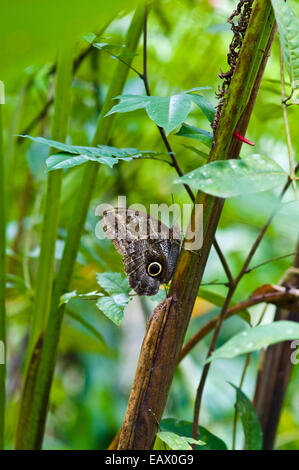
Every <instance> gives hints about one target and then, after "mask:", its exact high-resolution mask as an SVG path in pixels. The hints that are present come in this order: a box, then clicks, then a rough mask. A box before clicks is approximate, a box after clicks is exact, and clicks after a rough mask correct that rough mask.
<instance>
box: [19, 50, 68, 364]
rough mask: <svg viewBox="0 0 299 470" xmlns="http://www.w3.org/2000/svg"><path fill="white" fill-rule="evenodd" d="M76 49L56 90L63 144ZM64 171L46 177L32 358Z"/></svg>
mask: <svg viewBox="0 0 299 470" xmlns="http://www.w3.org/2000/svg"><path fill="white" fill-rule="evenodd" d="M72 67H73V47H72V45H71V44H65V45H64V47H63V49H61V50H60V51H59V55H58V63H57V81H56V88H55V111H54V118H53V124H52V132H51V138H52V140H57V141H60V142H64V141H65V139H66V136H67V125H68V116H69V112H70V99H71V81H72ZM62 175H63V170H58V171H51V172H49V173H48V178H47V192H46V200H45V205H44V216H43V225H42V237H41V248H40V250H41V251H40V258H39V265H38V271H37V279H36V287H35V290H36V293H35V300H34V305H33V312H32V316H31V329H30V340H29V346H28V352H29V355H31V353H32V348H33V346H34V345H35V344H36V341H37V339H38V338H39V336H40V334H41V332H42V331H43V330H44V328H45V325H46V321H47V318H48V314H49V309H50V300H51V294H52V284H53V275H54V259H55V243H56V236H57V229H58V221H59V206H60V192H61V185H62Z"/></svg>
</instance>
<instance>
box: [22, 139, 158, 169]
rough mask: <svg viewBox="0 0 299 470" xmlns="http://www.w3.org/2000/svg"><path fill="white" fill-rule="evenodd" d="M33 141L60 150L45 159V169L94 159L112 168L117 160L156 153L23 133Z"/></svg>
mask: <svg viewBox="0 0 299 470" xmlns="http://www.w3.org/2000/svg"><path fill="white" fill-rule="evenodd" d="M21 137H27V138H29V139H30V140H33V141H34V142H37V143H40V144H44V145H47V146H48V147H51V148H55V149H57V150H60V152H58V153H56V154H54V155H51V156H50V157H49V158H47V160H46V165H47V170H48V171H52V170H59V169H69V168H72V167H74V166H78V165H82V164H83V163H86V162H87V161H94V162H97V163H99V164H103V165H108V166H109V167H110V168H112V167H113V166H114V165H115V164H117V163H118V161H119V160H124V161H127V162H129V161H131V160H132V159H133V158H138V157H140V156H141V155H146V154H151V155H153V154H156V152H153V151H141V150H138V149H135V148H120V149H119V148H116V147H110V146H108V145H98V146H97V147H86V146H78V145H67V144H64V143H62V142H57V141H55V140H51V139H47V138H45V137H31V136H29V135H24V136H21Z"/></svg>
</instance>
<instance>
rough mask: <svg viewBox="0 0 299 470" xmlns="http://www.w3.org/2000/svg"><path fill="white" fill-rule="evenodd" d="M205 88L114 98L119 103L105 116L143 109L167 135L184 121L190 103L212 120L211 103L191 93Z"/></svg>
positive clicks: (212, 109)
mask: <svg viewBox="0 0 299 470" xmlns="http://www.w3.org/2000/svg"><path fill="white" fill-rule="evenodd" d="M206 88H209V87H198V88H194V89H192V90H189V91H188V92H184V93H179V94H177V95H172V96H167V97H161V96H140V95H121V96H116V97H115V99H119V100H120V102H119V103H118V104H116V105H115V106H113V108H112V109H110V111H109V112H108V113H107V114H106V116H109V115H110V114H113V113H127V112H130V111H135V110H137V109H142V108H144V109H145V110H146V112H147V114H148V116H149V118H150V119H152V120H153V121H154V122H155V123H156V124H157V125H158V126H160V127H163V128H164V129H165V132H166V134H169V133H170V132H171V131H172V130H173V129H175V128H176V127H178V126H179V125H180V124H182V122H183V121H184V120H185V119H186V117H187V116H188V114H189V112H190V109H191V101H193V102H194V103H195V104H197V105H198V106H199V107H200V109H201V110H202V111H203V113H204V114H205V115H206V116H207V118H208V119H209V120H213V118H214V114H215V110H214V108H213V106H212V105H211V103H209V102H208V101H207V100H206V99H205V98H204V97H203V96H200V95H193V94H192V93H191V92H192V91H197V90H201V89H206ZM199 131H200V130H199ZM206 139H207V136H206ZM198 140H200V139H198Z"/></svg>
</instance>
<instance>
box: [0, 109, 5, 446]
mask: <svg viewBox="0 0 299 470" xmlns="http://www.w3.org/2000/svg"><path fill="white" fill-rule="evenodd" d="M2 106H3V105H2V104H0V449H3V448H4V426H5V377H6V364H5V362H6V327H5V323H6V322H5V277H6V276H5V272H6V262H5V261H6V260H5V220H6V217H5V176H4V149H3V129H2Z"/></svg>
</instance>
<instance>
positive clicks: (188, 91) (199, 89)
mask: <svg viewBox="0 0 299 470" xmlns="http://www.w3.org/2000/svg"><path fill="white" fill-rule="evenodd" d="M201 90H212V87H211V86H197V87H195V88H191V89H190V90H186V91H184V93H193V92H194V91H201Z"/></svg>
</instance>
